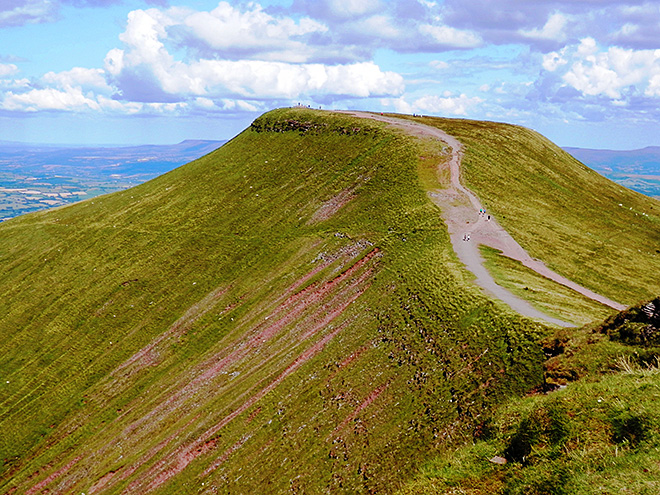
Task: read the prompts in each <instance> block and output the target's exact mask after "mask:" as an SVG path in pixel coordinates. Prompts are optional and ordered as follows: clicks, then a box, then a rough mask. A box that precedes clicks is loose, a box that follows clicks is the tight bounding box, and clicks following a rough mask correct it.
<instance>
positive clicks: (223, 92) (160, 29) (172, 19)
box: [105, 5, 403, 102]
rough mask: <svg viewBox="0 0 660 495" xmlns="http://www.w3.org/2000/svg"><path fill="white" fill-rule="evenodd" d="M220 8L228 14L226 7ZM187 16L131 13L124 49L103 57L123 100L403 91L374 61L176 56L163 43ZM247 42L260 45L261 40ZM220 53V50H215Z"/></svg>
mask: <svg viewBox="0 0 660 495" xmlns="http://www.w3.org/2000/svg"><path fill="white" fill-rule="evenodd" d="M222 8H223V9H226V10H225V12H226V13H227V14H230V13H231V12H230V11H231V10H232V9H231V8H230V7H229V6H228V5H222ZM252 13H253V14H258V15H257V17H259V16H260V14H261V13H260V11H259V10H255V11H252ZM193 15H194V14H193ZM189 18H190V15H189V14H188V13H187V12H181V11H178V10H175V11H171V10H170V11H167V12H163V11H160V10H158V9H149V10H146V11H145V10H138V11H133V12H131V14H130V15H129V19H128V25H127V28H126V31H125V32H124V33H123V34H122V35H121V36H120V39H121V41H123V42H124V44H125V47H124V48H123V49H113V50H111V51H110V52H109V53H108V55H107V57H106V60H105V69H106V71H107V74H108V75H109V76H110V80H111V82H112V84H113V85H114V86H115V87H117V89H118V90H119V92H120V94H121V95H122V96H123V98H124V99H130V100H137V101H154V100H153V99H154V98H156V99H157V100H158V99H160V100H161V101H163V102H167V101H168V100H172V101H176V99H184V98H187V97H192V96H204V97H214V98H227V97H244V98H252V99H268V98H283V99H295V98H298V97H300V96H303V95H306V96H311V97H313V96H314V95H318V96H322V97H328V96H331V95H338V96H339V95H341V96H354V97H361V98H364V97H370V96H383V95H397V94H401V92H402V89H403V78H402V77H401V76H400V75H398V74H396V73H393V72H384V71H382V70H381V69H380V68H379V67H378V66H377V65H376V64H374V63H373V62H359V63H353V64H337V65H324V64H307V63H300V64H296V63H288V62H279V61H278V62H275V61H270V60H227V59H215V58H198V59H195V60H191V61H186V62H184V61H182V60H176V59H175V57H174V56H173V55H172V54H171V53H170V51H169V50H168V48H167V47H166V45H165V41H166V40H167V38H168V32H169V30H170V29H171V28H172V27H175V26H178V25H181V24H184V25H185V24H186V22H187V21H188V19H189ZM262 19H265V20H268V19H270V18H269V17H263V18H262ZM278 26H279V27H278V28H277V29H276V30H277V31H278V32H280V33H281V32H282V25H281V24H278ZM310 26H311V25H310ZM309 29H317V28H312V27H309V26H308V27H304V26H301V25H300V24H298V25H296V26H289V30H293V31H295V32H297V33H301V32H306V31H307V30H309ZM217 42H218V43H220V42H221V40H217ZM229 42H230V40H229V39H223V40H222V43H229ZM237 43H245V42H244V41H237ZM250 43H251V44H252V45H253V46H254V44H255V43H256V44H257V45H261V41H260V40H253V42H250ZM221 55H222V51H220V52H219V53H218V56H221Z"/></svg>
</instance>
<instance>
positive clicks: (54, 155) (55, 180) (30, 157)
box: [0, 140, 225, 220]
mask: <svg viewBox="0 0 660 495" xmlns="http://www.w3.org/2000/svg"><path fill="white" fill-rule="evenodd" d="M224 143H225V141H203V140H186V141H182V142H181V143H178V144H173V145H145V146H127V147H113V148H108V147H58V146H53V145H41V144H26V143H14V142H7V141H0V219H2V220H6V219H8V218H12V217H15V216H17V215H20V214H23V213H29V212H31V211H36V210H40V209H44V208H50V207H54V206H62V205H65V204H69V203H73V202H76V201H79V200H81V199H86V198H92V197H95V196H98V195H100V194H105V193H109V192H114V191H118V190H121V189H126V188H128V187H131V186H134V185H137V184H140V183H142V182H146V181H147V180H149V179H153V178H154V177H157V176H159V175H162V174H164V173H166V172H169V171H170V170H172V169H174V168H176V167H178V166H180V165H183V164H185V163H188V162H190V161H192V160H195V159H197V158H199V157H201V156H204V155H206V154H208V153H210V152H211V151H213V150H215V149H217V148H219V147H220V146H222V144H224Z"/></svg>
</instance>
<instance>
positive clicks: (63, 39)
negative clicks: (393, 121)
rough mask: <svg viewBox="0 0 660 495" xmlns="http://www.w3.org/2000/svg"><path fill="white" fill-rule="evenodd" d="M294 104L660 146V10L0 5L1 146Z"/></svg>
mask: <svg viewBox="0 0 660 495" xmlns="http://www.w3.org/2000/svg"><path fill="white" fill-rule="evenodd" d="M299 103H300V104H304V105H310V106H311V107H313V108H319V107H320V108H323V109H329V110H332V109H360V110H370V111H377V112H400V113H418V114H424V115H437V116H443V117H455V118H468V119H479V120H493V121H499V122H508V123H513V124H520V125H523V126H525V127H529V128H532V129H534V130H536V131H538V132H540V133H542V134H544V135H545V136H546V137H548V138H549V139H551V140H552V141H554V142H555V143H557V144H559V145H560V146H576V147H585V148H600V149H635V148H642V147H645V146H651V145H653V146H660V126H659V124H660V2H658V1H657V0H652V1H634V0H628V1H624V0H436V1H434V0H257V1H252V2H241V1H234V0H229V1H220V2H218V1H217V0H215V1H213V0H0V141H1V140H4V141H22V142H38V143H58V144H95V145H98V144H112V145H119V144H146V143H149V144H165V143H176V142H179V141H182V140H184V139H228V138H231V137H233V136H235V135H236V134H237V133H239V132H240V131H241V130H243V129H244V128H246V127H247V126H249V124H250V122H251V121H252V120H254V119H255V118H256V117H258V116H259V115H260V114H262V113H264V112H266V111H268V110H270V109H273V108H278V107H284V106H292V105H297V104H299Z"/></svg>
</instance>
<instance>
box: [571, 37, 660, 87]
mask: <svg viewBox="0 0 660 495" xmlns="http://www.w3.org/2000/svg"><path fill="white" fill-rule="evenodd" d="M572 59H573V60H572V64H571V65H570V68H569V69H568V70H567V72H566V73H564V74H563V80H564V81H565V82H566V83H567V84H568V85H570V86H572V87H573V88H575V89H577V90H578V91H580V92H582V93H583V94H585V95H588V96H599V95H602V96H607V97H609V98H611V99H613V100H619V99H620V98H622V95H623V92H624V91H626V92H632V93H634V94H640V95H641V94H644V95H646V96H660V95H659V94H658V91H657V84H656V81H658V79H660V50H632V49H623V48H619V47H610V48H608V49H607V50H605V51H599V49H598V46H597V44H596V42H595V40H593V39H591V38H587V39H584V40H582V42H581V43H580V45H579V46H578V47H577V49H576V50H574V52H573V54H572Z"/></svg>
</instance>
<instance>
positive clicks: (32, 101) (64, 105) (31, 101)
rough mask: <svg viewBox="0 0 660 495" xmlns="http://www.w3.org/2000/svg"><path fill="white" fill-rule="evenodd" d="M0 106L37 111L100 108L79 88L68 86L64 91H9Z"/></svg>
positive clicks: (47, 89)
mask: <svg viewBox="0 0 660 495" xmlns="http://www.w3.org/2000/svg"><path fill="white" fill-rule="evenodd" d="M0 108H2V109H4V110H9V111H21V112H37V111H40V110H66V111H80V110H100V105H99V104H98V102H97V101H96V100H95V99H93V98H90V97H88V96H86V95H84V94H83V93H82V90H81V89H80V88H69V89H68V90H66V91H62V90H58V89H54V88H46V89H32V90H30V91H27V92H25V93H19V94H17V93H13V92H11V91H9V92H8V93H7V94H6V95H5V97H4V99H3V100H2V102H1V103H0Z"/></svg>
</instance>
